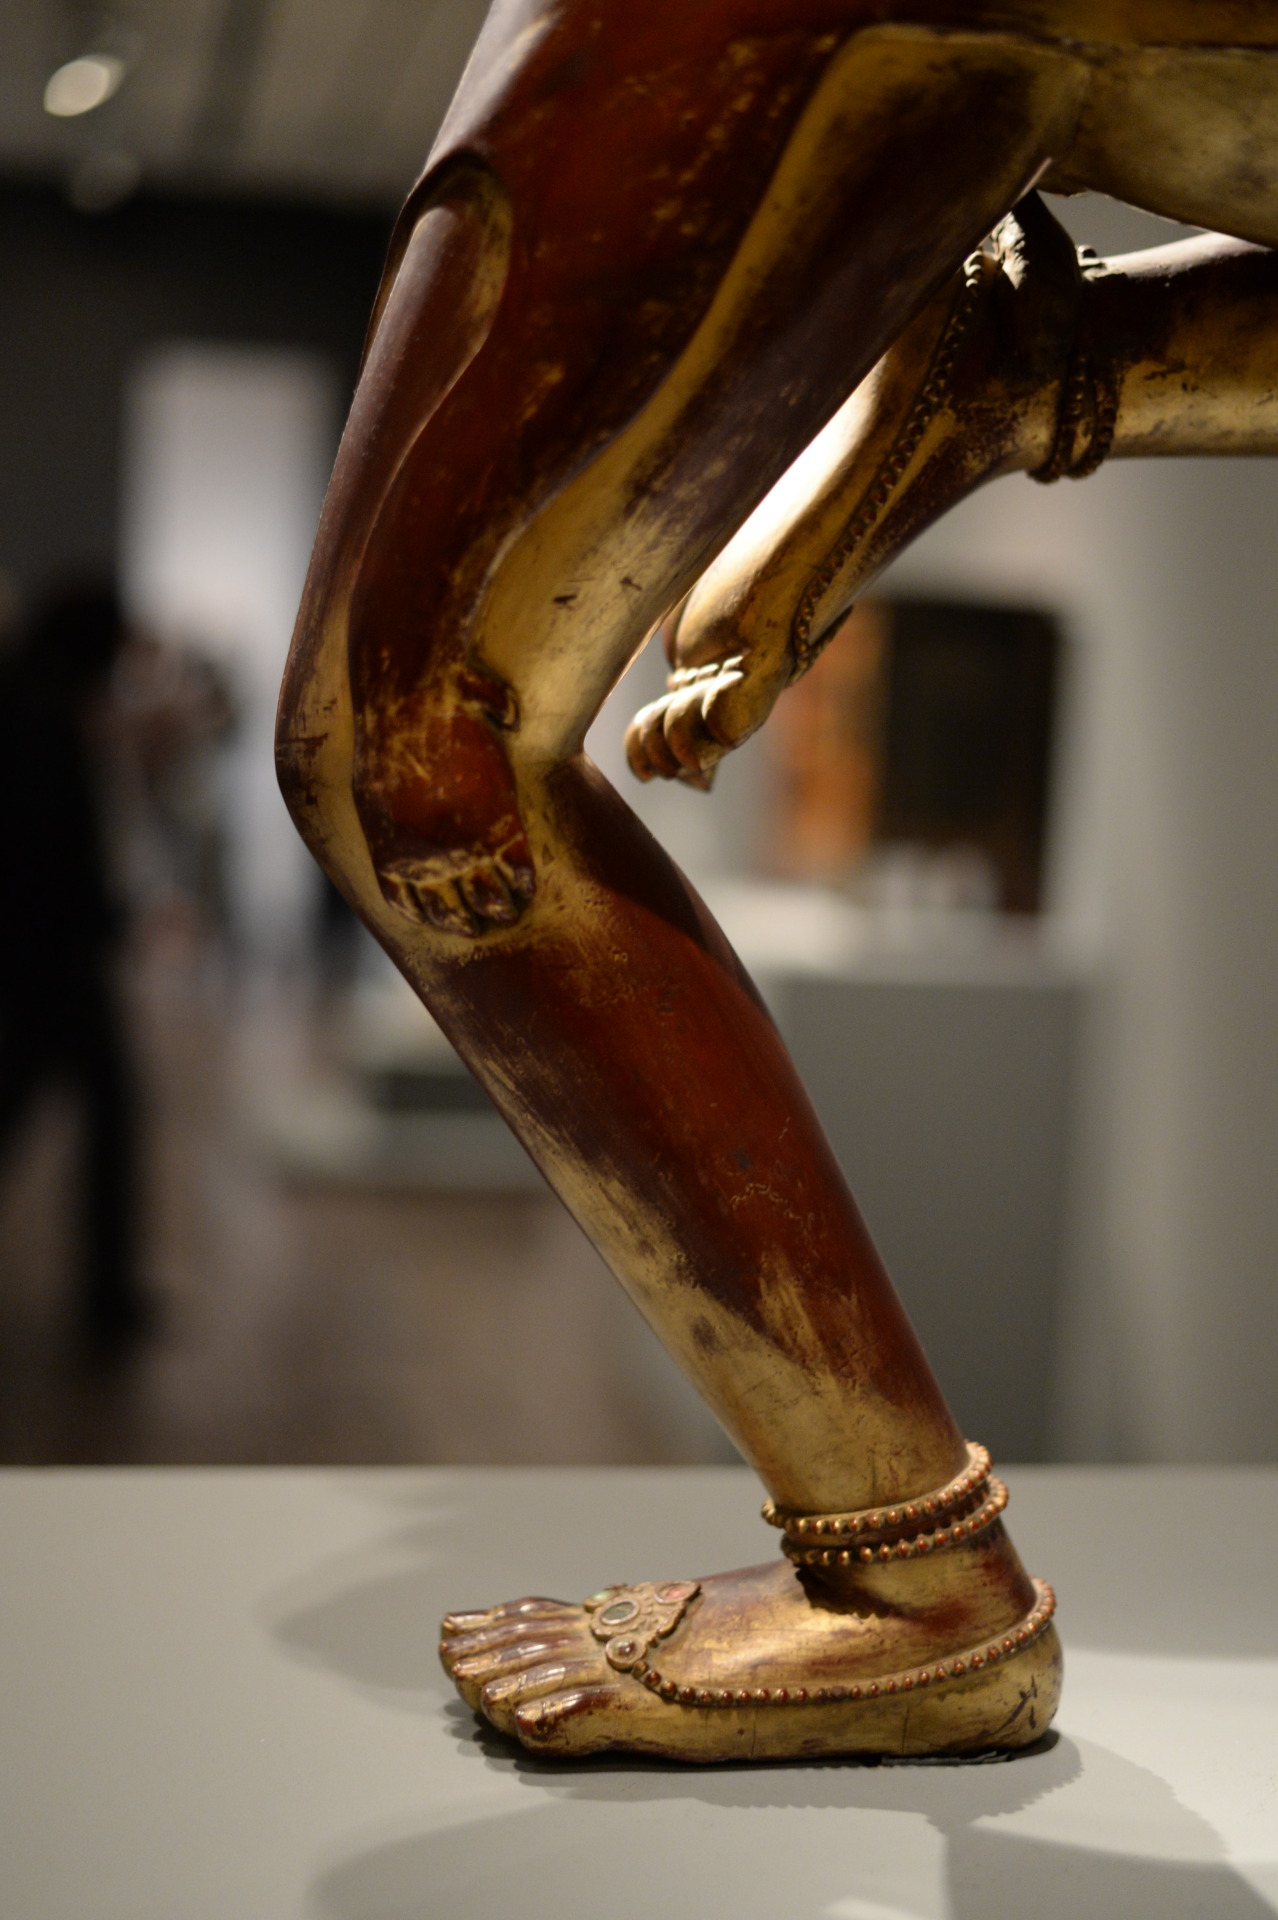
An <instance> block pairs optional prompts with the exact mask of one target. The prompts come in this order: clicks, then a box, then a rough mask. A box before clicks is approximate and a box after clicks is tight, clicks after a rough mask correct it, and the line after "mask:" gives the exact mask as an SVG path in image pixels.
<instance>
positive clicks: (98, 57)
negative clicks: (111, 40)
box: [44, 53, 124, 120]
mask: <svg viewBox="0 0 1278 1920" xmlns="http://www.w3.org/2000/svg"><path fill="white" fill-rule="evenodd" d="M123 78H124V62H123V60H121V59H120V58H119V57H118V55H116V54H114V53H85V54H81V56H80V58H79V59H78V60H68V61H67V63H66V65H65V66H64V67H59V68H58V70H57V72H56V73H55V74H51V75H50V77H49V84H48V86H46V88H45V90H44V110H45V112H46V113H51V114H53V115H54V116H55V117H56V118H57V119H59V120H71V119H73V118H74V117H75V115H76V114H78V113H92V111H93V109H94V108H95V107H100V106H101V105H102V102H103V101H104V100H109V99H110V98H111V95H112V94H113V93H114V92H115V90H116V88H117V87H118V86H119V84H120V82H121V80H123Z"/></svg>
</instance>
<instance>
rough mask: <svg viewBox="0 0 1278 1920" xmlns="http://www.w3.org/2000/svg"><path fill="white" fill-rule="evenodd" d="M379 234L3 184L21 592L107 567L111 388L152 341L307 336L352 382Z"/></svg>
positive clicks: (11, 477)
mask: <svg viewBox="0 0 1278 1920" xmlns="http://www.w3.org/2000/svg"><path fill="white" fill-rule="evenodd" d="M387 231H388V223H387V222H386V221H385V220H383V219H381V218H380V217H371V216H368V215H360V214H344V213H334V212H325V211H319V210H313V209H308V208H300V207H292V206H272V205H263V204H260V203H257V202H252V201H243V202H240V203H234V202H231V203H215V202H210V201H200V200H191V199H179V198H171V199H166V198H163V197H160V196H140V197H139V198H137V199H135V200H133V201H130V202H128V203H127V204H126V205H124V206H122V207H120V208H119V209H118V210H116V211H115V212H112V213H108V214H102V215H96V216H87V215H83V214H78V213H76V212H74V211H73V210H72V209H71V208H70V207H69V206H68V205H67V204H66V201H65V200H64V199H63V197H62V196H61V195H60V194H59V193H57V192H55V191H53V190H52V189H43V188H38V187H28V186H22V185H16V184H10V185H7V186H2V187H0V289H2V291H0V569H2V570H3V572H4V573H5V574H6V575H7V576H8V578H9V579H10V580H11V581H12V583H13V584H14V585H15V586H16V587H17V588H18V589H19V591H20V592H23V593H29V592H31V591H33V590H36V589H38V587H39V586H40V585H41V583H42V582H43V581H45V580H46V579H48V578H49V577H50V576H53V575H57V574H59V573H62V572H64V571H66V570H68V569H80V568H85V567H107V566H110V565H111V564H112V562H113V560H114V557H115V551H116V538H117V529H118V514H119V497H118V496H119V481H120V452H121V430H122V404H123V395H124V391H125V387H126V383H127V380H128V377H129V373H130V369H131V367H132V366H133V365H134V364H135V363H136V361H137V360H138V359H139V358H140V356H141V355H143V354H144V353H145V352H146V350H147V349H148V348H151V347H154V346H156V345H158V344H159V343H161V342H163V341H168V340H185V339H196V340H202V341H227V342H246V343H252V344H254V345H257V346H270V345H278V346H288V347H305V348H309V349H311V350H312V351H316V352H320V353H323V354H325V355H327V356H330V357H331V359H332V361H333V363H334V365H335V366H336V368H337V369H338V372H339V377H340V379H341V381H342V383H343V385H344V386H345V387H347V388H349V386H350V384H351V383H352V381H353V378H354V373H355V367H356V364H357V361H358V356H359V350H360V345H361V342H362V340H363V334H364V326H365V322H366V319H367V315H368V312H369V308H370V306H371V304H372V299H373V294H374V291H375V289H376V285H377V279H378V275H379V273H380V270H381V263H382V257H383V253H384V249H385V242H386V235H387Z"/></svg>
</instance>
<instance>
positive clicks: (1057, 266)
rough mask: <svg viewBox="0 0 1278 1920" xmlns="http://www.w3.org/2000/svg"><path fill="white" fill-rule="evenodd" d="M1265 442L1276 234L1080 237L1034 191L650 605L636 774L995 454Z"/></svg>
mask: <svg viewBox="0 0 1278 1920" xmlns="http://www.w3.org/2000/svg"><path fill="white" fill-rule="evenodd" d="M1275 451H1278V253H1275V252H1273V251H1271V250H1269V249H1267V248H1262V247H1257V246H1253V245H1250V244H1249V243H1247V242H1245V241H1240V240H1234V239H1228V238H1225V237H1223V236H1221V235H1218V234H1205V235H1202V236H1201V237H1199V238H1197V239H1193V240H1187V241H1182V242H1178V243H1176V244H1174V245H1172V246H1168V247H1160V248H1157V249H1151V250H1149V251H1147V252H1144V253H1136V254H1129V255H1125V256H1122V257H1121V258H1117V259H1112V260H1097V259H1095V258H1094V257H1093V256H1090V255H1089V254H1087V253H1086V252H1084V253H1083V254H1082V255H1081V256H1076V254H1075V249H1074V247H1073V244H1072V242H1071V241H1070V240H1069V238H1068V236H1067V235H1066V234H1065V232H1064V230H1063V229H1062V228H1061V227H1060V226H1059V224H1058V223H1057V222H1056V221H1055V220H1054V219H1053V218H1052V217H1051V215H1050V214H1049V213H1048V212H1047V210H1046V209H1045V207H1044V206H1043V205H1042V204H1041V202H1039V201H1038V200H1037V198H1036V197H1035V196H1031V197H1030V198H1029V199H1028V200H1027V201H1026V202H1025V203H1023V205H1022V206H1021V207H1019V208H1017V210H1016V214H1015V215H1014V216H1011V217H1009V219H1008V220H1007V221H1006V222H1004V223H1003V225H1002V226H1001V227H1000V229H999V230H998V232H997V233H996V234H995V235H994V236H993V238H992V240H991V242H990V243H989V244H988V246H987V248H986V250H985V251H984V253H982V254H980V255H976V256H973V258H972V259H971V260H970V261H969V262H968V264H967V267H966V268H965V270H964V271H963V272H960V273H958V274H956V275H955V276H954V279H953V280H952V282H951V284H950V285H949V286H948V287H946V288H945V289H944V290H943V291H942V292H941V294H940V295H938V296H937V298H936V299H934V300H933V301H932V302H931V303H930V304H929V305H928V306H927V307H926V308H925V309H924V310H923V311H922V312H921V313H920V314H919V315H918V316H917V317H916V318H915V319H914V320H913V321H912V322H911V324H910V326H909V327H907V328H906V329H905V331H904V332H903V334H902V335H901V337H900V338H899V339H898V340H897V341H895V342H894V343H893V345H892V346H891V347H890V348H889V350H888V352H887V353H886V354H885V355H884V356H883V358H882V360H881V361H880V362H879V363H878V365H877V366H876V367H875V368H874V369H873V371H872V372H871V373H870V375H869V376H868V377H867V378H866V379H865V380H864V381H863V382H862V384H861V386H860V387H859V388H858V389H857V391H856V393H855V394H854V395H853V396H852V397H851V399H850V400H849V401H848V402H847V403H846V404H845V405H844V406H843V407H842V408H841V409H840V411H839V412H838V414H837V415H836V416H835V417H834V419H833V420H832V421H831V422H830V424H829V425H828V427H827V428H826V429H825V430H824V431H823V432H822V433H821V434H820V435H818V437H817V439H816V440H815V441H814V442H813V444H812V445H811V446H810V447H808V448H807V449H806V450H805V451H804V453H803V454H802V455H800V457H799V459H798V460H797V461H796V462H795V463H794V466H793V467H792V468H791V469H790V471H789V472H788V473H786V474H785V475H784V476H783V478H782V479H781V480H780V481H779V482H778V483H777V485H776V486H775V487H774V488H773V489H772V492H771V493H770V494H769V495H768V497H767V498H766V499H765V500H764V501H763V502H762V503H761V504H760V506H759V507H758V508H757V509H756V510H755V512H754V513H753V514H752V515H751V516H750V518H749V519H748V520H747V521H746V523H745V525H744V526H743V527H742V528H741V529H740V530H739V531H738V533H737V534H736V535H735V536H734V538H733V539H732V540H731V541H730V542H729V544H728V545H727V547H726V548H725V549H724V550H723V552H722V553H721V554H720V555H719V557H718V559H717V560H716V561H715V562H714V564H713V565H712V566H711V567H710V568H708V569H707V571H706V572H705V574H703V575H702V577H701V579H700V580H699V581H698V583H697V585H696V587H695V588H694V589H693V591H692V593H691V594H690V595H689V596H688V598H687V600H686V601H685V602H684V604H683V606H682V607H681V608H680V610H679V612H678V613H677V614H676V616H674V617H673V618H672V619H671V620H670V621H669V622H668V623H667V628H668V631H667V650H668V652H669V655H670V658H671V665H672V672H671V676H670V684H669V688H668V690H667V692H666V693H665V694H663V695H662V697H661V698H660V699H659V700H657V701H654V702H653V703H652V704H651V705H650V706H648V707H646V708H645V709H644V710H643V712H642V713H641V714H639V715H637V716H636V719H635V721H634V723H633V725H632V727H631V729H630V734H629V740H628V747H629V753H630V759H631V764H632V766H633V767H634V770H635V772H636V773H637V774H638V775H639V777H640V778H641V779H650V778H652V777H653V776H654V775H656V776H660V777H663V778H667V779H669V778H676V779H683V780H687V781H690V782H692V783H693V784H704V783H705V781H706V780H707V778H708V777H709V776H710V775H711V774H712V772H713V769H714V767H715V765H716V764H717V762H718V761H719V760H720V759H721V758H722V757H723V755H724V754H725V753H726V752H728V751H730V750H731V748H732V747H734V746H737V745H739V744H740V743H741V742H742V741H743V740H745V739H747V738H748V737H749V735H750V734H752V733H753V732H754V731H755V730H756V729H757V728H758V727H759V726H760V725H761V724H762V722H763V721H764V720H765V719H766V717H767V715H768V713H769V712H770V711H771V708H772V705H773V703H774V701H775V700H776V698H777V697H778V695H779V693H780V692H781V691H782V690H783V689H784V687H785V686H786V685H787V684H788V683H789V682H790V681H791V680H792V679H794V678H795V677H797V675H798V674H800V673H801V672H802V671H803V670H804V669H805V668H806V666H807V665H808V664H809V663H810V662H811V660H812V659H814V658H815V656H816V655H817V653H818V652H819V651H820V650H821V648H822V647H823V646H824V644H825V643H826V642H827V641H828V640H829V639H830V638H831V636H832V635H833V634H834V633H835V632H836V630H837V629H838V627H839V625H840V623H841V622H842V621H843V619H844V618H845V617H846V615H847V613H848V610H849V608H850V607H851V606H852V604H853V602H854V600H855V599H856V598H857V596H858V595H859V594H861V593H863V592H864V591H865V590H866V588H868V587H869V586H870V585H871V584H872V583H873V581H874V580H875V578H876V577H877V576H878V574H879V573H880V572H881V571H882V570H883V568H884V567H886V566H887V565H888V563H889V562H890V561H891V560H893V559H894V558H895V556H896V555H897V554H898V553H900V552H901V551H902V549H903V548H904V547H906V546H907V545H908V544H909V543H910V541H911V540H913V539H914V538H915V537H916V536H917V535H918V534H920V533H921V532H923V531H924V530H925V529H926V528H927V527H928V526H930V525H931V524H932V523H933V522H934V521H936V520H937V519H938V518H940V516H941V515H942V514H944V513H946V512H947V511H948V510H949V509H950V508H951V507H953V506H954V505H955V504H956V503H957V502H958V501H959V500H961V499H963V498H964V497H965V496H966V495H967V494H969V493H971V492H972V491H973V490H974V489H976V488H977V487H979V486H981V485H983V484H984V483H985V482H986V481H988V480H991V479H994V478H996V477H997V476H998V475H1000V474H1006V473H1012V472H1027V473H1031V474H1033V475H1034V477H1035V478H1037V479H1041V480H1047V481H1050V480H1057V479H1060V478H1062V477H1065V476H1069V477H1071V478H1075V479H1082V478H1084V477H1086V475H1087V474H1089V473H1092V472H1094V471H1095V470H1096V468H1097V467H1099V466H1100V464H1101V462H1102V461H1103V460H1105V459H1109V458H1124V457H1127V458H1130V457H1141V456H1153V455H1160V456H1162V455H1177V454H1233V453H1272V452H1275Z"/></svg>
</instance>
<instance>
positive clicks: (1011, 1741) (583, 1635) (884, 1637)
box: [440, 1519, 1061, 1761]
mask: <svg viewBox="0 0 1278 1920" xmlns="http://www.w3.org/2000/svg"><path fill="white" fill-rule="evenodd" d="M976 1533H977V1537H976V1538H974V1539H970V1540H966V1541H964V1542H963V1544H962V1545H959V1544H957V1543H954V1542H949V1543H947V1545H948V1547H949V1550H947V1551H937V1552H936V1553H935V1554H934V1555H933V1554H931V1553H929V1554H928V1556H927V1557H926V1558H925V1557H922V1556H921V1555H917V1554H915V1553H913V1552H911V1554H910V1555H909V1556H908V1557H907V1558H905V1559H897V1558H896V1557H895V1556H896V1552H897V1548H896V1547H894V1548H893V1555H892V1558H891V1559H889V1561H887V1562H880V1561H879V1560H878V1558H877V1554H876V1556H875V1558H874V1561H873V1563H872V1564H870V1565H868V1566H863V1565H861V1564H860V1563H859V1562H857V1559H856V1554H855V1553H853V1554H852V1556H851V1558H852V1560H853V1562H854V1563H855V1564H854V1565H853V1566H852V1567H850V1568H848V1569H844V1568H840V1567H837V1566H836V1567H834V1568H831V1569H830V1570H828V1571H827V1570H826V1569H825V1568H824V1567H822V1566H811V1565H804V1566H800V1567H793V1566H791V1565H789V1564H787V1563H786V1562H784V1561H783V1562H780V1563H775V1562H774V1563H771V1564H769V1565H767V1566H762V1567H747V1568H744V1569H742V1570H740V1571H738V1572H735V1573H725V1574H716V1575H714V1576H712V1577H711V1578H709V1579H705V1580H700V1581H696V1580H682V1581H678V1580H676V1581H670V1582H666V1583H664V1584H661V1583H656V1584H644V1585H641V1586H635V1587H611V1588H608V1589H606V1590H605V1591H604V1592H603V1593H599V1594H595V1595H594V1596H593V1597H592V1598H591V1599H589V1600H587V1601H585V1602H584V1603H583V1604H582V1605H580V1606H572V1605H569V1604H567V1603H565V1602H563V1601H558V1600H542V1599H528V1600H516V1601H511V1602H508V1603H507V1604H506V1605H504V1606H498V1607H493V1608H490V1609H488V1610H487V1611H484V1612H476V1613H457V1614H450V1615H449V1616H448V1618H447V1619H446V1620H445V1621H444V1627H443V1635H444V1637H443V1641H442V1644H441V1648H440V1652H441V1657H442V1659H443V1663H444V1666H445V1668H446V1669H447V1671H448V1672H449V1674H450V1675H451V1676H452V1678H453V1680H454V1682H455V1683H456V1685H457V1688H458V1691H459V1692H460V1693H461V1695H462V1697H463V1698H464V1699H465V1700H466V1701H467V1702H468V1703H469V1704H470V1705H471V1706H472V1707H474V1708H475V1709H476V1710H477V1711H478V1712H480V1713H482V1714H484V1715H485V1716H486V1717H487V1719H489V1720H490V1721H491V1722H492V1724H493V1725H494V1726H495V1727H497V1728H499V1729H500V1730H501V1731H502V1732H503V1733H507V1734H511V1735H513V1736H514V1737H515V1738H516V1739H518V1740H520V1741H521V1742H522V1743H523V1745H524V1746H526V1747H528V1748H530V1749H531V1750H532V1751H534V1752H538V1753H547V1754H584V1753H598V1752H601V1751H604V1750H606V1749H609V1748H616V1749H621V1750H623V1751H629V1752H636V1753H648V1754H659V1755H662V1756H664V1757H665V1758H667V1759H671V1760H701V1761H722V1760H778V1759H793V1758H800V1757H806V1758H819V1757H822V1756H826V1757H829V1756H835V1755H840V1754H904V1755H915V1756H924V1755H928V1754H946V1753H951V1754H961V1753H971V1752H974V1751H980V1750H989V1749H1002V1750H1006V1751H1011V1750H1013V1749H1016V1748H1019V1747H1024V1746H1028V1745H1030V1744H1031V1743H1032V1742H1033V1741H1035V1740H1037V1739H1038V1738H1039V1737H1040V1736H1041V1735H1042V1734H1043V1733H1044V1732H1045V1731H1046V1728H1047V1726H1048V1724H1049V1722H1050V1721H1051V1718H1052V1715H1053V1713H1054V1712H1055V1708H1056V1703H1057V1699H1058V1696H1059V1692H1060V1672H1061V1658H1060V1647H1059V1643H1058V1641H1057V1638H1056V1633H1055V1630H1054V1628H1053V1627H1052V1625H1051V1618H1052V1612H1053V1609H1054V1601H1053V1597H1052V1594H1051V1590H1050V1588H1047V1587H1045V1586H1043V1585H1042V1584H1041V1583H1040V1582H1038V1581H1030V1580H1028V1579H1027V1578H1026V1576H1025V1574H1024V1573H1023V1572H1022V1570H1021V1568H1020V1564H1019V1561H1018V1560H1017V1558H1016V1555H1015V1552H1014V1550H1013V1549H1012V1547H1011V1544H1010V1542H1009V1541H1008V1539H1007V1537H1006V1535H1005V1534H1004V1533H1003V1530H1002V1528H1001V1526H1000V1525H999V1524H998V1521H997V1519H995V1520H994V1521H993V1522H990V1521H988V1520H982V1521H981V1522H980V1524H979V1526H978V1528H977V1530H976ZM821 1552H822V1550H821V1549H820V1548H818V1549H816V1550H815V1551H814V1552H808V1553H806V1554H804V1555H803V1556H801V1557H803V1558H805V1559H808V1560H812V1559H817V1560H819V1559H820V1557H821ZM837 1553H838V1550H837V1548H836V1549H835V1552H834V1555H833V1556H832V1557H834V1558H836V1559H837ZM844 1558H845V1559H846V1558H848V1555H847V1554H846V1553H845V1554H844Z"/></svg>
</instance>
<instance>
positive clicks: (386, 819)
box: [356, 666, 536, 938]
mask: <svg viewBox="0 0 1278 1920" xmlns="http://www.w3.org/2000/svg"><path fill="white" fill-rule="evenodd" d="M517 723H518V710H517V707H516V704H515V699H514V695H513V694H512V692H511V691H510V689H509V687H507V686H506V685H505V684H504V683H503V682H502V681H500V680H499V679H497V677H496V675H494V674H491V673H488V672H487V671H485V670H483V669H479V668H476V667H473V666H463V667H461V668H459V669H457V670H455V671H454V672H453V673H452V674H451V675H450V676H449V678H448V679H447V680H446V682H445V683H444V684H443V685H442V686H433V687H430V688H427V689H424V690H423V691H421V692H419V693H415V694H413V695H411V696H407V697H404V698H401V699H399V700H397V701H395V702H394V703H393V704H392V705H390V706H388V707H385V708H381V709H379V711H378V713H377V714H376V716H375V717H372V718H370V720H369V721H368V722H367V723H366V725H365V727H364V729H363V731H362V737H361V740H360V750H359V757H358V765H357V774H356V804H357V806H358V809H359V815H360V820H361V822H362V824H363V827H364V832H365V835H366V836H367V839H368V845H369V850H370V852H371V853H372V856H373V865H374V867H375V869H376V872H377V880H378V884H379V886H380V887H381V890H382V894H383V896H384V897H385V899H386V900H387V901H389V903H390V904H391V906H393V907H398V908H399V910H400V911H401V912H402V913H405V914H407V915H409V917H410V918H412V919H416V920H423V921H427V922H429V923H430V924H431V925H432V926H436V927H440V928H442V929H444V930H445V931H447V932H450V933H460V934H465V935H467V936H469V937H471V938H474V937H476V936H477V935H479V934H482V933H486V932H488V931H489V930H490V929H491V928H493V927H508V926H512V925H513V924H514V922H515V921H516V920H517V919H518V918H519V916H520V914H521V913H522V912H523V910H524V908H525V906H526V905H527V904H528V901H529V900H530V899H531V898H532V894H533V890H534V888H535V886H536V876H535V873H534V871H533V861H532V854H531V851H530V849H529V846H528V841H527V837H526V835H525V832H524V824H523V821H522V819H521V818H520V813H519V805H518V794H517V790H516V784H515V776H514V773H513V771H512V769H511V765H510V760H509V757H508V755H507V753H506V748H505V745H504V743H503V740H502V737H501V736H502V733H503V732H507V731H509V730H510V729H512V728H513V727H514V726H515V725H516V724H517Z"/></svg>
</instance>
